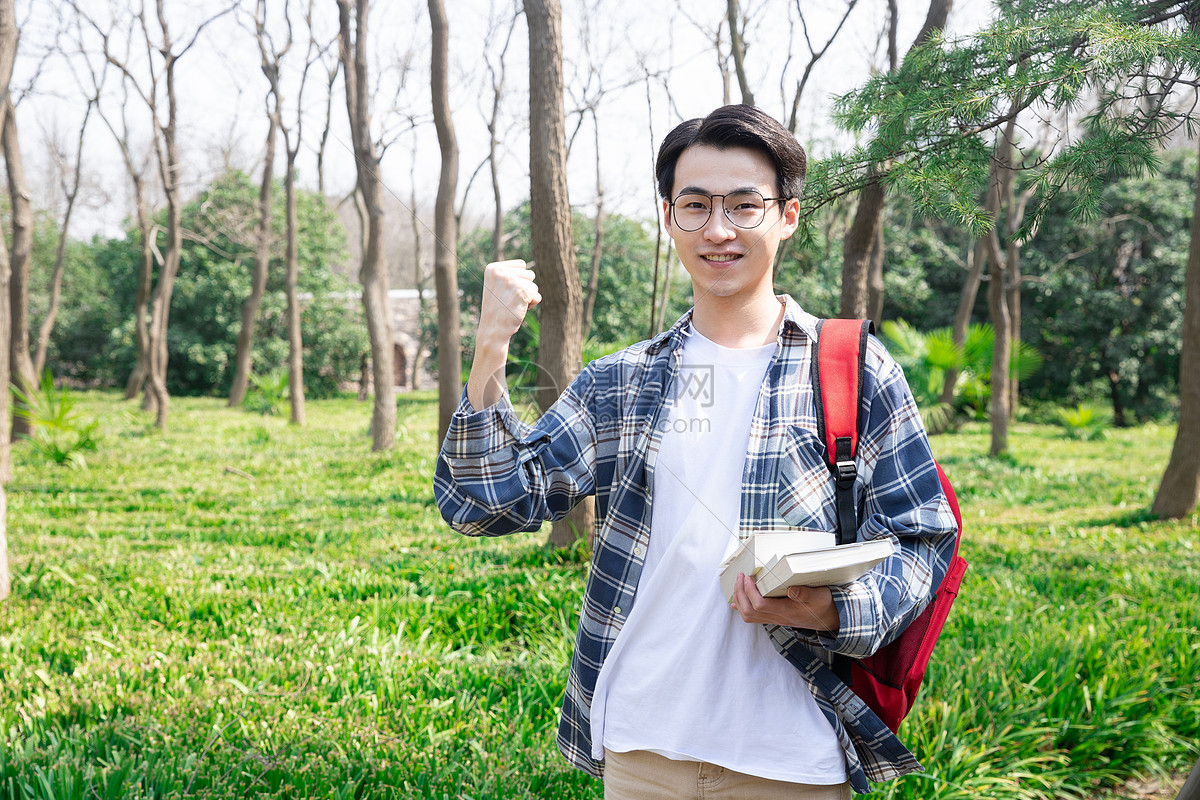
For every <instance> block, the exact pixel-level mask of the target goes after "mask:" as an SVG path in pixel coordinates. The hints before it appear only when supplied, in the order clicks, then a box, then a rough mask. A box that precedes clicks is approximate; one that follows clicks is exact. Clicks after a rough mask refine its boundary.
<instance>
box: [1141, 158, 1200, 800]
mask: <svg viewBox="0 0 1200 800" xmlns="http://www.w3.org/2000/svg"><path fill="white" fill-rule="evenodd" d="M1185 281H1186V289H1185V298H1186V299H1185V301H1184V311H1183V353H1182V355H1181V356H1180V363H1179V427H1178V428H1177V429H1176V431H1175V445H1174V447H1172V448H1171V460H1170V461H1169V462H1167V468H1166V470H1165V471H1164V472H1163V477H1162V483H1160V484H1159V486H1158V493H1157V494H1156V495H1155V496H1154V505H1153V506H1152V507H1151V511H1152V512H1153V513H1155V514H1157V515H1158V516H1160V517H1171V518H1179V517H1182V516H1184V515H1186V514H1189V513H1191V511H1192V509H1194V508H1195V507H1196V501H1197V499H1198V498H1200V447H1197V446H1196V443H1197V442H1200V178H1198V179H1197V185H1196V201H1195V204H1194V205H1193V207H1192V240H1191V247H1190V248H1189V249H1188V261H1187V277H1186V278H1185ZM1193 772H1195V771H1194V770H1193ZM1191 782H1192V781H1191V780H1190V779H1189V783H1191Z"/></svg>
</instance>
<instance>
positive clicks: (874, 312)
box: [867, 218, 884, 330]
mask: <svg viewBox="0 0 1200 800" xmlns="http://www.w3.org/2000/svg"><path fill="white" fill-rule="evenodd" d="M881 219H882V218H881ZM883 254H884V241H883V225H882V224H880V226H879V229H878V230H877V231H876V232H875V244H874V246H872V247H871V253H870V255H869V256H868V259H869V260H868V264H869V266H868V270H867V317H868V318H869V319H871V320H872V321H873V322H874V323H875V329H876V330H882V329H883Z"/></svg>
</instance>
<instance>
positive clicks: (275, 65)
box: [229, 0, 292, 407]
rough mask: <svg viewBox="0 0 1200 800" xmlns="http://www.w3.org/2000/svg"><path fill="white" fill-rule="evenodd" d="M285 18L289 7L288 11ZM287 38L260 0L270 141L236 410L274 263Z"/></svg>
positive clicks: (241, 339) (257, 22) (239, 355)
mask: <svg viewBox="0 0 1200 800" xmlns="http://www.w3.org/2000/svg"><path fill="white" fill-rule="evenodd" d="M284 13H285V15H286V8H285V12H284ZM287 32H288V35H287V39H286V40H285V41H284V43H283V47H282V48H277V47H276V46H275V42H274V39H273V38H272V37H271V35H270V33H268V32H267V5H266V1H265V0H258V2H257V3H256V4H255V6H254V33H255V37H254V38H255V39H256V41H257V42H258V52H259V56H260V57H261V59H262V72H263V75H265V76H266V78H267V86H268V89H267V99H266V105H267V142H266V154H265V155H264V156H263V174H262V180H261V181H260V182H259V192H258V210H259V218H258V230H257V234H256V236H255V243H254V280H253V282H252V283H251V288H250V296H249V297H247V298H246V302H245V304H244V305H243V306H242V327H241V329H240V330H239V331H238V339H237V349H236V350H235V351H234V373H233V386H231V387H230V389H229V405H230V406H231V407H237V406H240V405H241V404H242V401H243V400H245V399H246V388H247V387H248V386H249V384H250V347H251V344H252V343H253V341H254V323H255V317H256V316H257V314H258V306H259V304H260V303H262V296H263V292H264V291H266V288H267V269H268V266H269V265H270V262H271V252H270V251H271V189H272V187H273V186H274V185H275V180H274V177H275V141H276V139H277V138H278V134H279V126H280V121H281V108H280V106H281V103H282V100H281V98H280V93H279V64H280V62H281V61H282V60H283V57H284V55H286V54H287V51H288V50H290V49H291V47H292V26H291V20H290V19H288V25H287Z"/></svg>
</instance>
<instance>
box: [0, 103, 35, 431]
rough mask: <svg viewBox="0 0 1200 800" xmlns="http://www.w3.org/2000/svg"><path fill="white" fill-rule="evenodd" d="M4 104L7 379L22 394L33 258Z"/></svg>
mask: <svg viewBox="0 0 1200 800" xmlns="http://www.w3.org/2000/svg"><path fill="white" fill-rule="evenodd" d="M5 102H6V104H7V105H6V111H5V114H4V129H3V130H4V133H3V140H4V160H5V163H6V165H7V167H8V193H9V197H10V198H11V201H12V226H13V227H12V253H11V254H10V256H9V259H10V260H9V269H10V270H11V271H10V273H9V275H10V277H9V285H8V290H9V304H10V305H9V314H10V317H9V319H10V325H11V330H10V333H9V336H10V338H9V359H10V361H9V365H10V368H11V370H12V374H11V376H10V379H11V380H12V383H13V385H14V386H17V387H19V388H20V389H21V391H23V392H30V391H34V390H35V389H36V388H37V385H38V375H37V373H36V372H34V371H33V359H31V358H30V357H29V263H30V258H31V256H32V254H33V209H32V208H31V206H30V202H29V198H30V195H29V186H28V184H27V183H26V181H25V162H24V159H23V158H22V157H21V146H20V140H19V138H18V136H17V115H16V113H15V111H14V109H13V104H12V98H11V97H10V98H9V99H8V100H6V101H5ZM31 431H32V428H31V426H30V423H29V420H27V419H25V418H23V417H15V418H14V419H13V422H12V435H13V436H14V437H16V436H28V435H29V434H30V433H31Z"/></svg>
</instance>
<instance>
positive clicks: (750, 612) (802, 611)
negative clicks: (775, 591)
mask: <svg viewBox="0 0 1200 800" xmlns="http://www.w3.org/2000/svg"><path fill="white" fill-rule="evenodd" d="M729 606H730V608H733V609H735V610H736V611H737V612H738V613H739V614H741V615H742V619H743V620H745V621H746V622H761V623H765V624H768V625H786V626H787V627H789V628H807V629H809V630H814V631H828V632H830V633H836V632H837V630H838V628H839V627H840V625H841V622H840V620H839V618H838V612H837V606H836V605H834V603H833V593H832V592H830V591H829V587H828V586H791V587H788V594H787V597H763V596H762V593H760V592H759V591H758V585H757V584H755V582H754V580H753V579H751V578H747V577H746V576H745V575H744V574H739V575H738V576H737V586H736V588H735V589H734V592H733V602H731V603H730V604H729Z"/></svg>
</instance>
